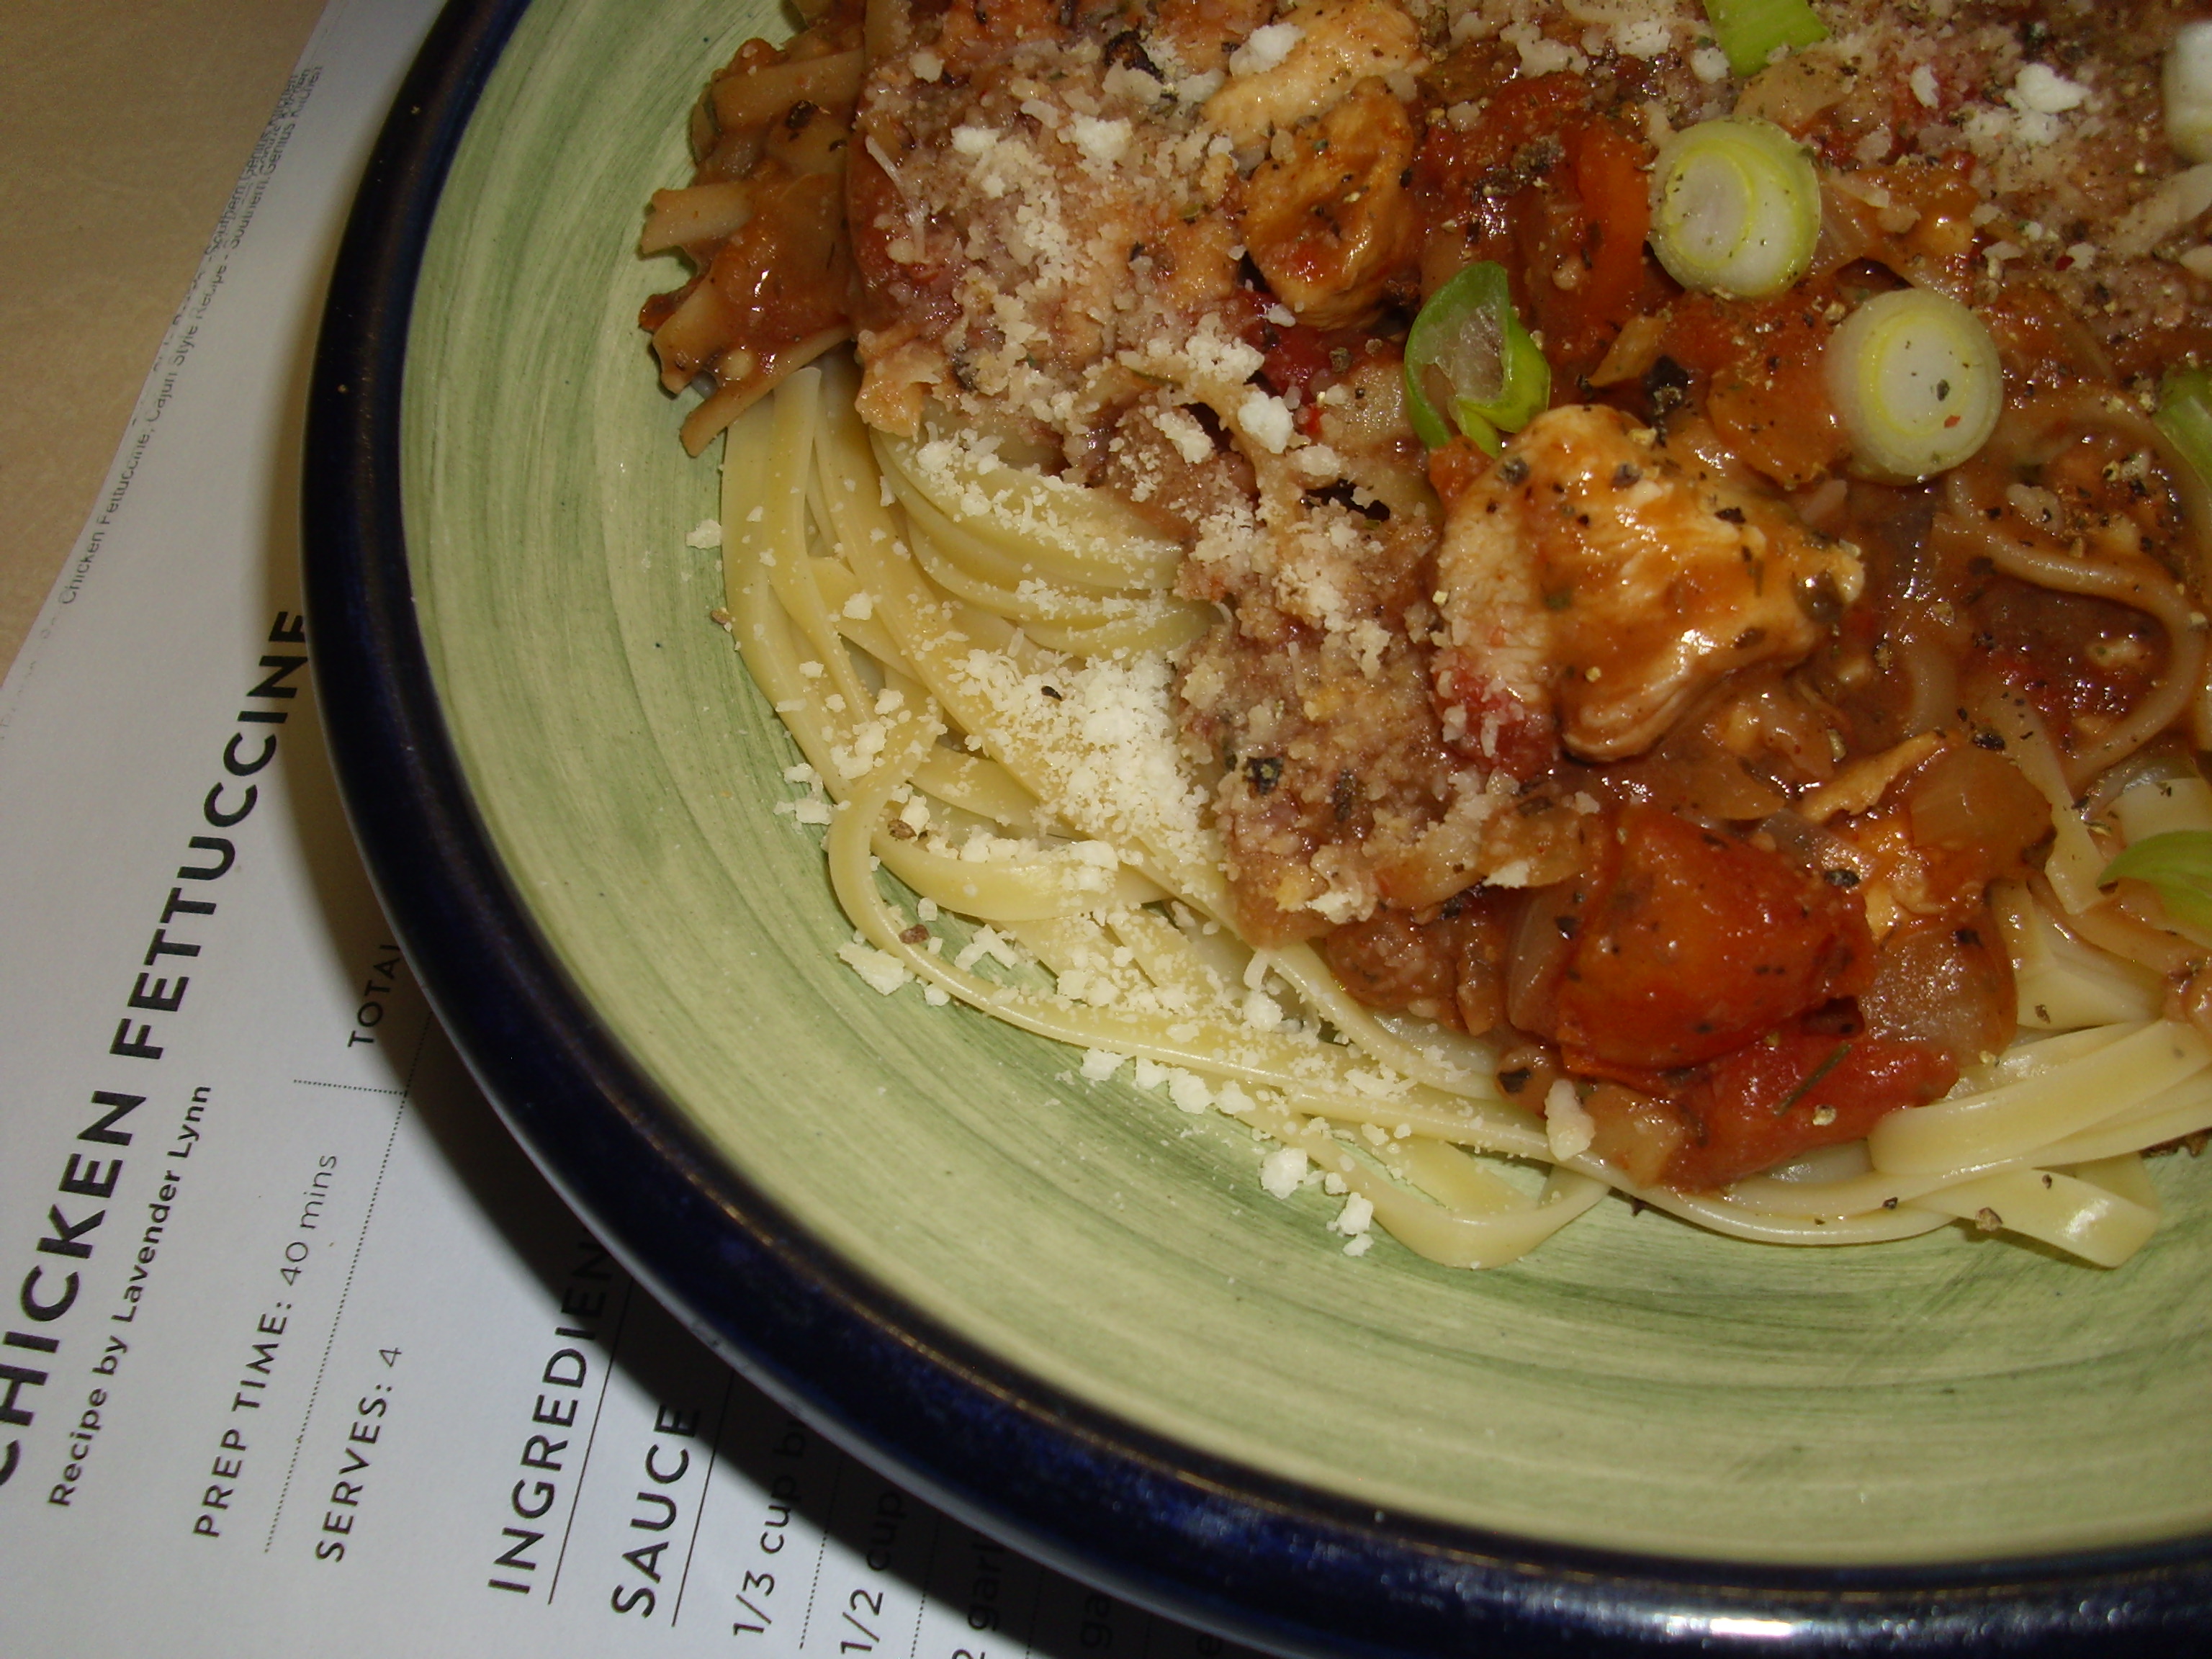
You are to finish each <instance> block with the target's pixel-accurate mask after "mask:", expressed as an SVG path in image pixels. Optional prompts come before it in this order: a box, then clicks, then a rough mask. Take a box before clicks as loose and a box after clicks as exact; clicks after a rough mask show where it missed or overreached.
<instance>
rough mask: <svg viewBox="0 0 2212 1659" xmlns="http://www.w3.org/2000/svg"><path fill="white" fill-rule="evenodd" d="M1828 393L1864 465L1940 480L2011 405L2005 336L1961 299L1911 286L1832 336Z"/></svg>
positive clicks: (1903, 479)
mask: <svg viewBox="0 0 2212 1659" xmlns="http://www.w3.org/2000/svg"><path fill="white" fill-rule="evenodd" d="M1826 369H1827V380H1828V391H1829V392H1830V394H1831V395H1832V397H1833V398H1835V400H1836V412H1837V413H1838V415H1840V416H1842V417H1843V422H1844V432H1845V433H1846V434H1848V435H1849V436H1850V441H1851V448H1852V451H1853V455H1854V459H1856V461H1857V465H1858V467H1859V470H1860V471H1863V472H1865V473H1867V474H1869V475H1870V476H1872V477H1877V478H1882V479H1887V480H1890V481H1893V482H1896V483H1907V482H1911V481H1912V480H1915V479H1919V478H1927V477H1934V476H1935V475H1936V473H1938V472H1942V471H1948V469H1949V468H1951V467H1954V466H1956V465H1959V464H1960V462H1961V461H1964V460H1966V459H1968V458H1969V457H1971V456H1972V454H1973V453H1974V452H1975V451H1977V450H1978V449H1979V448H1980V447H1982V445H1983V444H1984V443H1985V442H1987V441H1988V440H1989V435H1990V433H1991V432H1992V431H1994V430H1995V429H1996V423H1997V415H1998V413H1999V412H2000V410H2002V408H2003V405H2004V374H2003V371H2002V369H2001V368H1999V366H1998V363H1997V346H1996V341H1995V340H1994V339H1992V338H1990V331H1989V329H1988V327H1987V326H1986V325H1984V323H1983V321H1982V319H1980V318H1978V317H1977V316H1975V315H1974V313H1972V312H1971V311H1969V310H1967V309H1966V307H1964V306H1962V305H1960V303H1959V302H1958V301H1956V300H1949V299H1946V298H1945V297H1944V296H1943V295H1940V294H1935V293H1931V292H1929V290H1928V289H1919V288H1905V289H1897V290H1895V291H1894V292H1893V293H1889V294H1879V295H1875V297H1874V298H1873V299H1871V300H1869V301H1865V302H1864V303H1863V304H1862V305H1861V306H1860V307H1859V308H1858V309H1857V311H1854V312H1853V313H1851V314H1850V317H1849V318H1848V319H1845V320H1844V325H1843V326H1842V327H1840V328H1838V330H1837V331H1835V333H1834V334H1833V335H1832V336H1831V337H1830V338H1829V341H1828V346H1827V355H1826Z"/></svg>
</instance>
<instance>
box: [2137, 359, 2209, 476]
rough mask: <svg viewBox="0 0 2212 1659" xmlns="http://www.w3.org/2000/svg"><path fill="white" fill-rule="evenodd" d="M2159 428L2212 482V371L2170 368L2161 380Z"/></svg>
mask: <svg viewBox="0 0 2212 1659" xmlns="http://www.w3.org/2000/svg"><path fill="white" fill-rule="evenodd" d="M2151 419H2153V420H2154V421H2155V422H2158V429H2159V430H2160V431H2161V432H2163V433H2164V434H2166V436H2167V437H2169V438H2171V439H2172V441H2173V447H2175V448H2176V449H2178V450H2179V451H2180V452H2181V459H2184V460H2185V461H2187V462H2188V463H2189V464H2190V465H2191V466H2193V467H2195V468H2196V469H2197V476H2198V477H2201V478H2203V480H2204V482H2205V483H2208V484H2212V374H2206V373H2205V372H2204V371H2203V369H2201V368H2176V369H2169V370H2168V371H2167V372H2166V378H2165V379H2164V380H2161V381H2160V382H2159V387H2158V413H2156V414H2155V415H2154V416H2151Z"/></svg>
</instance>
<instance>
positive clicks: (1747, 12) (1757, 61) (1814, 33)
mask: <svg viewBox="0 0 2212 1659" xmlns="http://www.w3.org/2000/svg"><path fill="white" fill-rule="evenodd" d="M1705 21H1707V22H1709V23H1711V25H1712V26H1713V39H1714V40H1717V41H1718V42H1719V43H1720V49H1721V50H1722V51H1723V52H1726V53H1727V54H1728V60H1729V68H1730V69H1731V70H1735V72H1736V73H1737V74H1738V75H1741V76H1753V75H1756V74H1758V73H1759V70H1763V69H1765V67H1766V65H1767V64H1768V62H1769V60H1771V58H1773V56H1774V54H1775V52H1777V51H1778V50H1780V51H1785V52H1795V51H1796V50H1797V48H1798V47H1800V46H1814V45H1816V44H1817V43H1819V42H1820V41H1822V40H1826V39H1827V38H1828V31H1827V28H1826V25H1824V24H1823V23H1822V22H1821V21H1820V19H1819V18H1818V17H1817V16H1815V15H1814V13H1813V8H1812V7H1811V6H1809V5H1808V4H1806V3H1805V0H1705Z"/></svg>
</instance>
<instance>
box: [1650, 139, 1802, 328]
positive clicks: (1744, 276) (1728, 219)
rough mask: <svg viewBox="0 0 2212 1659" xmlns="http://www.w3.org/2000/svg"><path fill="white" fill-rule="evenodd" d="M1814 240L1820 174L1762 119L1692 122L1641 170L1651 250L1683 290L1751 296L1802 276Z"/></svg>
mask: <svg viewBox="0 0 2212 1659" xmlns="http://www.w3.org/2000/svg"><path fill="white" fill-rule="evenodd" d="M1819 241H1820V174H1819V173H1816V172H1814V168H1813V158H1812V156H1811V155H1809V154H1808V152H1807V151H1806V149H1805V147H1804V146H1803V145H1802V144H1801V143H1798V142H1797V141H1796V139H1794V138H1792V137H1790V135H1789V134H1788V133H1786V132H1784V131H1783V130H1782V129H1781V128H1780V127H1778V126H1776V125H1774V124H1773V123H1772V122H1771V121H1756V120H1735V119H1733V118H1730V119H1725V120H1717V121H1700V122H1699V123H1698V125H1695V126H1693V127H1685V128H1684V129H1683V130H1682V131H1680V132H1678V133H1676V134H1675V135H1674V137H1672V138H1669V139H1668V141H1667V143H1666V146H1665V148H1663V149H1661V150H1660V152H1659V159H1658V161H1657V162H1656V165H1655V166H1654V167H1652V169H1651V251H1652V252H1655V253H1656V254H1657V255H1658V256H1659V263H1660V264H1662V265H1664V266H1666V267H1667V274H1668V276H1672V277H1673V278H1674V280H1675V281H1676V282H1678V283H1680V284H1681V285H1682V286H1683V287H1684V288H1687V289H1698V290H1699V292H1701V293H1705V294H1725V295H1735V297H1737V298H1740V299H1761V298H1764V297H1765V295H1770V294H1779V293H1780V292H1781V291H1782V290H1783V289H1785V288H1788V287H1789V286H1790V284H1791V283H1794V282H1796V280H1797V279H1798V278H1799V277H1801V276H1803V275H1804V274H1805V272H1806V270H1807V268H1808V266H1810V265H1811V264H1812V263H1813V249H1814V246H1815V244H1817V243H1818V242H1819Z"/></svg>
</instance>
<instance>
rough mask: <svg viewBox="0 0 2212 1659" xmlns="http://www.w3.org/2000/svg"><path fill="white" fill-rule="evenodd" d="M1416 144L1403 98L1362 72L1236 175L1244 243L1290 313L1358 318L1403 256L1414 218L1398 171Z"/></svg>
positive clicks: (1337, 320)
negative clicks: (1246, 172) (1242, 176)
mask: <svg viewBox="0 0 2212 1659" xmlns="http://www.w3.org/2000/svg"><path fill="white" fill-rule="evenodd" d="M1285 138H1286V139H1287V140H1288V142H1287V143H1285V142H1284V139H1285ZM1418 148H1419V140H1418V138H1417V137H1416V136H1415V134H1414V131H1413V120H1412V118H1410V117H1409V116H1407V113H1406V109H1405V106H1404V105H1402V104H1401V103H1400V102H1399V101H1398V100H1396V99H1395V98H1393V97H1392V96H1391V95H1390V93H1389V88H1386V87H1385V86H1384V85H1383V82H1380V81H1375V80H1368V81H1363V82H1360V83H1359V84H1358V87H1356V88H1353V90H1352V94H1351V95H1350V96H1349V97H1347V98H1346V99H1345V100H1343V101H1342V102H1340V103H1339V104H1337V105H1336V106H1334V108H1332V109H1331V110H1329V112H1328V113H1327V114H1325V115H1321V116H1317V117H1316V118H1313V119H1312V120H1310V121H1305V122H1302V123H1300V124H1299V125H1297V126H1296V127H1294V128H1292V129H1291V131H1289V132H1288V133H1287V134H1285V135H1283V136H1282V137H1279V138H1278V139H1277V140H1276V143H1275V149H1276V150H1277V151H1278V152H1279V154H1278V155H1273V156H1271V157H1270V159H1268V160H1267V161H1262V162H1261V164H1260V166H1259V167H1258V169H1257V170H1256V171H1255V173H1253V174H1252V176H1251V178H1250V179H1248V180H1246V181H1245V184H1244V191H1243V226H1244V241H1245V246H1247V248H1248V249H1249V251H1250V252H1251V255H1252V260H1253V263H1254V264H1257V265H1258V266H1259V267H1260V270H1261V275H1263V276H1266V277H1267V284H1268V286H1269V287H1270V288H1272V289H1274V290H1275V293H1276V295H1277V296H1278V297H1279V298H1280V299H1281V300H1282V301H1283V303H1284V304H1285V305H1287V306H1289V307H1290V308H1291V310H1292V311H1293V312H1295V313H1297V317H1298V320H1299V321H1300V322H1304V323H1310V324H1312V325H1314V326H1315V327H1316V328H1342V327H1345V326H1346V325H1350V324H1353V323H1358V322H1362V321H1364V320H1365V319H1367V317H1368V316H1369V314H1370V313H1371V312H1373V310H1374V309H1375V307H1376V304H1377V303H1378V302H1379V301H1381V300H1382V298H1383V289H1384V287H1385V285H1386V284H1387V283H1389V280H1390V278H1391V277H1392V276H1394V275H1395V274H1397V273H1398V272H1399V271H1400V270H1401V269H1402V268H1405V267H1407V266H1409V265H1410V264H1411V263H1412V262H1413V259H1414V258H1415V257H1416V256H1417V254H1418V252H1419V246H1420V226H1419V224H1418V223H1417V222H1415V220H1414V217H1413V197H1412V194H1411V193H1410V192H1409V191H1407V188H1406V185H1405V183H1404V180H1405V179H1407V178H1408V177H1410V176H1411V173H1412V169H1413V155H1414V152H1415V150H1416V149H1418Z"/></svg>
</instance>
